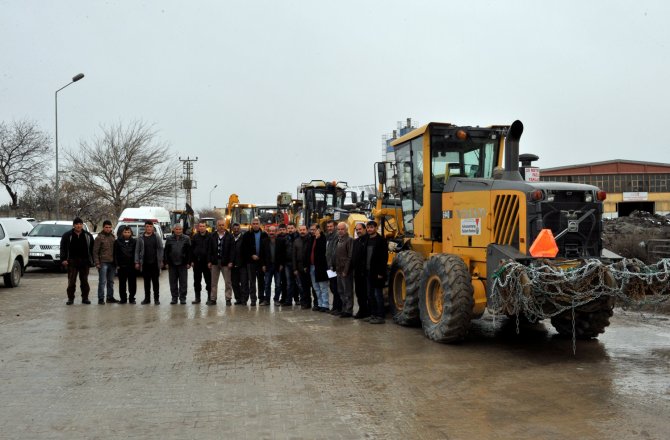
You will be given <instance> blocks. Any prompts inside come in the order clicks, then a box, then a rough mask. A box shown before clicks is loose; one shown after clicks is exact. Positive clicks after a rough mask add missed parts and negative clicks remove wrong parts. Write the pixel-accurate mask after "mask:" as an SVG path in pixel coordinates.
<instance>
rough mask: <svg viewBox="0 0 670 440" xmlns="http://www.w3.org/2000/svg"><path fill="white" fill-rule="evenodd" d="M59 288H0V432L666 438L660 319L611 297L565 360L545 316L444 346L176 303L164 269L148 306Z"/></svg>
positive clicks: (45, 280) (409, 334)
mask: <svg viewBox="0 0 670 440" xmlns="http://www.w3.org/2000/svg"><path fill="white" fill-rule="evenodd" d="M93 272H94V271H93ZM91 280H92V283H91V284H92V286H93V287H95V286H96V284H97V276H96V275H95V273H92V275H91ZM191 280H192V277H191V274H189V281H191ZM140 281H141V280H140ZM221 283H223V281H221ZM140 284H141V283H140ZM65 287H66V277H65V275H63V274H57V273H53V272H49V271H45V270H41V269H30V270H29V271H28V273H27V274H26V275H25V276H24V278H23V279H22V281H21V285H20V286H19V287H18V288H16V289H7V288H4V287H0V332H1V335H2V337H1V338H0V406H1V410H0V438H3V439H14V438H17V439H24V438H54V439H75V438H100V439H103V438H104V439H107V438H142V439H144V438H175V439H177V438H178V439H181V438H193V439H200V438H202V439H219V438H224V439H313V438H323V439H331V438H332V439H365V438H372V439H377V438H384V439H386V438H389V439H668V438H670V317H669V316H668V315H666V314H660V313H659V314H656V313H650V312H648V313H645V314H644V315H642V314H640V313H636V312H630V311H623V310H621V309H617V310H616V311H615V316H614V318H613V319H612V325H611V326H610V327H609V328H608V329H607V332H606V333H605V334H604V335H602V336H601V337H600V339H598V340H595V341H590V342H578V343H577V347H576V349H577V350H576V354H574V355H573V352H572V341H571V340H565V339H561V338H559V337H558V336H557V335H556V333H555V331H554V330H553V329H552V328H551V326H550V325H549V324H547V326H545V325H544V324H539V325H536V326H533V327H531V328H523V329H521V334H519V335H517V334H516V324H515V323H514V322H513V321H512V320H507V319H503V318H497V319H495V320H494V319H493V317H491V316H489V315H485V317H484V319H482V320H479V321H474V322H473V325H472V331H471V333H470V335H469V337H468V339H467V341H466V342H465V343H464V344H461V345H457V346H449V345H441V344H437V343H434V342H431V341H429V340H428V339H427V338H425V337H424V336H423V333H422V331H421V330H420V329H408V328H403V327H399V326H396V325H394V324H392V323H391V321H390V320H387V324H385V325H376V326H375V325H370V324H367V323H364V322H360V321H354V320H352V319H341V318H337V317H332V316H330V315H327V314H324V313H317V312H312V311H309V310H301V309H300V308H299V307H296V306H293V307H289V308H287V307H281V308H280V307H274V306H269V307H254V308H251V307H249V306H232V307H226V306H225V302H224V301H219V304H218V305H217V306H216V307H208V306H206V305H191V304H190V301H191V300H192V299H193V293H192V288H190V289H189V297H188V304H187V305H174V306H173V305H170V304H169V292H168V283H167V273H164V274H163V275H162V276H161V288H162V289H163V290H162V291H161V300H162V301H161V304H160V305H158V306H155V305H153V304H152V305H145V306H142V305H140V304H139V302H138V304H137V305H119V304H107V305H104V306H103V305H97V304H96V301H95V300H96V294H95V293H94V292H95V290H94V291H93V292H92V295H91V300H92V302H93V304H91V305H82V304H81V301H80V297H79V292H77V295H78V296H77V300H76V302H75V304H74V305H73V306H66V305H65V300H66V295H65ZM220 292H223V289H222V288H220ZM138 296H139V298H140V299H142V294H140V295H138ZM117 297H118V295H117Z"/></svg>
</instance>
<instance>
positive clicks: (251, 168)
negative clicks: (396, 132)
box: [0, 0, 670, 209]
mask: <svg viewBox="0 0 670 440" xmlns="http://www.w3.org/2000/svg"><path fill="white" fill-rule="evenodd" d="M669 21H670V2H668V1H667V0H666V1H611V0H610V1H561V2H544V1H471V0H469V1H445V0H443V1H437V0H436V1H416V0H415V1H402V2H401V1H390V0H379V1H364V0H358V1H348V0H347V1H345V0H338V1H331V2H326V1H307V0H304V1H280V0H268V1H252V0H248V1H236V2H229V1H188V2H186V1H182V2H177V1H158V0H155V1H151V0H149V1H105V2H103V1H91V0H88V1H62V0H59V1H53V2H52V1H36V0H0V120H2V121H12V120H19V119H24V118H27V119H30V120H33V121H35V122H37V123H38V124H39V126H40V127H41V128H42V129H43V130H44V131H46V132H48V133H49V134H50V135H52V136H53V133H54V92H55V91H56V90H57V89H58V88H60V87H62V86H63V85H65V84H67V83H68V82H69V81H70V78H72V77H73V76H74V75H76V74H77V73H79V72H82V73H84V74H85V75H86V77H85V78H84V79H83V80H81V81H79V82H77V83H75V84H73V85H71V86H69V87H68V88H67V89H65V90H63V91H61V92H59V94H58V123H59V147H60V149H61V150H63V149H66V148H67V149H76V148H77V146H78V145H79V142H80V140H90V139H92V138H93V137H94V136H95V135H96V134H97V133H99V132H100V125H101V124H103V125H104V124H107V125H108V124H115V123H119V122H121V123H127V122H129V121H132V120H138V119H139V120H142V121H145V122H147V123H149V124H154V128H155V129H156V130H157V131H158V136H159V139H160V140H161V141H165V142H167V143H168V144H169V145H170V148H171V151H172V152H173V154H174V156H175V158H176V157H178V156H181V157H182V158H184V157H186V156H190V157H198V162H196V163H195V179H196V180H197V183H198V189H197V190H196V191H194V194H193V202H194V207H195V208H196V209H199V208H204V207H206V206H207V205H208V203H209V196H210V190H211V189H212V188H213V187H214V185H218V187H217V188H216V189H215V190H214V191H212V192H211V198H212V204H213V205H216V206H224V205H225V204H226V202H227V199H228V195H229V194H230V193H231V192H236V193H238V194H239V195H240V199H241V201H244V202H255V203H269V202H273V201H274V200H275V198H276V195H277V193H279V192H281V191H290V192H293V193H294V194H295V190H296V187H297V186H298V185H299V184H300V183H301V182H305V181H309V180H311V179H320V178H323V179H326V180H344V181H347V182H349V184H350V185H364V184H369V183H372V181H373V163H374V162H375V161H378V160H380V158H381V152H382V141H381V138H382V135H384V134H387V133H390V132H391V131H392V130H393V129H394V128H396V127H397V121H401V120H405V118H407V117H411V118H413V119H414V120H416V121H417V122H418V123H419V124H424V123H427V122H430V121H443V122H453V123H457V124H464V125H491V124H509V123H511V122H512V121H513V120H515V119H520V120H522V121H523V122H524V125H525V131H524V134H523V137H522V139H521V152H522V153H523V152H528V153H531V152H532V153H535V154H537V155H539V156H540V162H539V165H540V166H541V167H545V168H546V167H554V166H562V165H569V164H573V163H583V162H592V161H602V160H610V159H633V160H641V161H654V162H670V142H669V141H668V139H669V135H668V134H667V133H666V130H667V128H668V125H669V124H668V118H669V117H670V87H669V86H668V81H670V47H669V44H670V26H669V25H668V22H669ZM61 157H63V156H62V153H61ZM54 169H55V165H54ZM7 200H8V197H7V196H6V194H5V192H4V189H3V192H2V196H1V197H0V202H6V201H7ZM181 200H183V198H182V199H181ZM181 203H183V202H180V204H181ZM169 207H170V208H171V207H172V206H169Z"/></svg>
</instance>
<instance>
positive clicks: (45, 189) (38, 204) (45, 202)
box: [20, 179, 56, 219]
mask: <svg viewBox="0 0 670 440" xmlns="http://www.w3.org/2000/svg"><path fill="white" fill-rule="evenodd" d="M55 188H56V186H55V182H54V180H53V179H51V180H46V181H45V182H42V183H34V184H33V185H31V186H29V187H28V188H27V189H26V190H25V191H24V192H23V193H22V194H21V199H20V203H21V212H23V213H25V214H27V215H28V216H30V217H37V218H40V217H42V216H43V215H44V214H46V218H47V219H50V218H51V214H52V212H53V211H54V209H55V207H56V190H55Z"/></svg>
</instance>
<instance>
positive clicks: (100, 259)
mask: <svg viewBox="0 0 670 440" xmlns="http://www.w3.org/2000/svg"><path fill="white" fill-rule="evenodd" d="M114 241H116V237H114V233H112V222H111V221H109V220H105V221H104V222H102V232H100V233H99V234H98V236H97V237H95V241H94V242H93V262H94V263H95V267H97V268H98V304H104V303H105V287H106V288H107V302H108V303H116V302H119V301H118V300H117V299H116V298H114V272H115V271H116V264H115V262H114Z"/></svg>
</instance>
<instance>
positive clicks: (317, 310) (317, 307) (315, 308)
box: [312, 306, 321, 312]
mask: <svg viewBox="0 0 670 440" xmlns="http://www.w3.org/2000/svg"><path fill="white" fill-rule="evenodd" d="M319 311H321V307H319V306H314V307H312V312H319Z"/></svg>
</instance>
